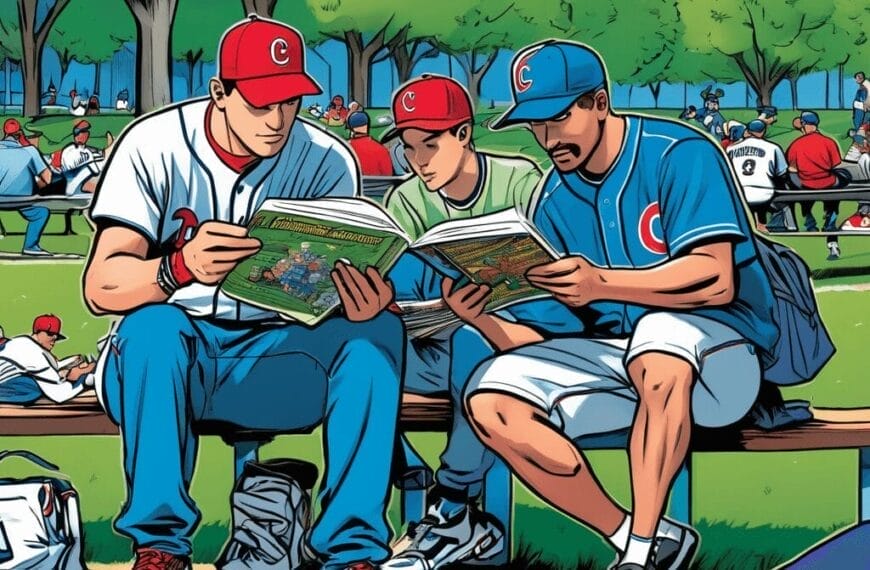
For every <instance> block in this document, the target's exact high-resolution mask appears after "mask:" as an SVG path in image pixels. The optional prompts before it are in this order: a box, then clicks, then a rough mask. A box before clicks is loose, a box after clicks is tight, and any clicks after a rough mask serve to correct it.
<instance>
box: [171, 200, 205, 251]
mask: <svg viewBox="0 0 870 570" xmlns="http://www.w3.org/2000/svg"><path fill="white" fill-rule="evenodd" d="M172 219H173V220H181V227H180V228H178V233H177V234H175V249H181V248H182V247H183V246H184V244H186V243H187V242H189V241H190V240H191V238H193V234H194V232H195V231H196V227H197V226H198V225H199V219H198V218H197V217H196V213H195V212H194V211H193V210H191V209H190V208H179V209H177V210H175V213H174V214H172Z"/></svg>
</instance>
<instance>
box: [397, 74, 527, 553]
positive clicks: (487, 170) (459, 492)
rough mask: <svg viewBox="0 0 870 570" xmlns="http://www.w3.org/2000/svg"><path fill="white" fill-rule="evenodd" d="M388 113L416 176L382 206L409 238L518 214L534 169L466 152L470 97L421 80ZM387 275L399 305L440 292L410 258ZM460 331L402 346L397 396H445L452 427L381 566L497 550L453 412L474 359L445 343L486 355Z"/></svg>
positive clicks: (440, 80)
mask: <svg viewBox="0 0 870 570" xmlns="http://www.w3.org/2000/svg"><path fill="white" fill-rule="evenodd" d="M392 108H393V117H394V118H395V127H394V128H393V129H392V130H391V131H389V132H388V133H386V134H385V135H384V137H383V138H382V140H383V141H385V140H388V139H390V138H393V137H396V136H398V137H401V140H402V143H403V146H404V153H405V157H406V158H407V160H408V164H409V165H410V167H411V169H412V171H413V173H414V175H415V176H413V177H411V178H410V179H409V180H407V181H406V182H404V183H403V184H401V185H399V186H398V187H396V188H394V189H393V190H392V191H390V192H389V193H388V194H387V195H386V196H385V198H384V205H385V207H386V209H387V210H388V211H389V212H390V214H391V215H392V216H393V217H394V218H395V219H396V220H397V221H398V222H399V224H400V225H401V226H402V227H403V228H404V229H405V231H406V232H408V234H410V236H411V237H412V238H414V239H416V238H418V237H419V236H421V235H422V234H423V233H424V232H426V230H428V229H429V228H431V227H432V226H434V225H436V224H438V223H441V222H444V221H447V220H455V219H462V218H471V217H475V216H481V215H484V214H490V213H493V212H497V211H500V210H505V209H508V208H517V209H519V210H520V211H521V212H522V213H523V214H525V213H526V212H527V210H528V206H529V204H530V202H531V199H532V195H533V192H534V190H535V188H536V187H537V185H538V182H539V181H540V178H541V172H540V170H539V169H538V167H537V166H536V165H535V164H534V163H533V162H531V161H529V160H527V159H524V158H507V157H501V156H495V155H492V154H489V153H484V152H480V151H478V150H477V149H476V148H475V147H474V144H473V138H472V132H473V124H474V113H473V110H472V105H471V99H470V97H469V95H468V92H467V91H466V90H465V88H464V87H463V86H462V85H461V84H460V83H458V82H457V81H454V80H453V79H450V78H447V77H441V76H436V75H423V76H422V77H420V78H417V79H414V80H411V81H410V82H409V83H407V84H405V85H404V86H403V87H401V88H400V89H399V90H398V91H397V92H396V93H395V95H394V97H393V104H392ZM390 279H391V280H392V281H393V283H394V285H395V287H396V298H397V300H399V301H403V300H404V301H409V300H426V299H438V298H440V297H441V294H442V292H441V280H442V276H441V275H440V274H438V273H436V272H435V271H434V270H433V269H432V268H431V267H430V266H428V265H426V264H425V263H424V262H423V261H422V260H420V259H419V258H417V257H416V256H414V255H412V254H406V255H405V256H404V257H403V258H402V260H401V261H400V262H399V264H398V265H397V266H396V268H394V270H393V271H392V272H391V274H390ZM454 333H455V334H454ZM469 334H475V333H472V332H471V331H469V330H465V329H460V331H459V332H456V329H455V328H451V329H447V330H444V331H443V332H441V333H438V334H436V335H434V336H432V337H429V338H427V339H422V340H415V341H409V346H408V349H407V351H406V353H407V356H406V362H407V365H406V368H405V376H404V389H405V391H408V392H411V393H415V394H424V395H433V394H438V393H441V394H449V395H450V397H451V399H452V400H453V403H454V423H453V427H452V429H451V431H450V433H449V436H448V442H447V447H446V449H445V451H444V453H443V455H442V456H441V466H440V468H439V469H438V472H437V473H436V484H435V486H434V487H433V489H432V490H430V492H429V497H428V504H429V507H428V509H427V512H426V515H425V516H424V518H423V520H421V521H418V522H417V523H416V524H413V525H412V526H411V528H412V529H413V530H412V531H409V532H408V533H407V534H406V535H405V536H403V537H402V538H401V539H400V540H399V542H398V543H397V545H396V548H395V549H394V550H395V552H396V554H395V556H394V558H393V559H392V560H391V561H389V562H387V563H386V564H385V565H383V566H382V568H386V569H397V568H402V569H403V570H417V569H420V570H424V569H425V570H436V569H438V568H441V567H443V566H445V565H446V564H450V563H454V562H458V561H461V560H468V559H470V558H490V557H492V556H495V555H496V554H498V553H499V552H500V551H501V550H502V549H503V548H504V545H503V543H504V541H503V540H502V536H503V531H502V529H501V527H500V525H499V524H498V522H497V521H496V520H495V519H494V517H492V516H490V515H488V514H486V513H483V512H481V511H480V510H479V508H478V507H477V505H476V503H477V498H478V496H479V495H480V492H481V482H482V480H483V478H484V476H485V474H486V471H487V469H488V468H489V467H490V466H491V465H492V459H493V456H492V455H490V454H489V452H487V451H486V450H485V448H484V447H483V445H482V444H481V443H480V441H479V440H478V438H477V437H476V435H475V434H474V432H473V431H472V430H471V427H470V426H469V425H468V423H467V421H466V419H465V417H464V415H463V410H462V400H461V395H462V389H463V388H464V386H465V382H466V380H467V378H468V376H469V375H470V373H471V370H464V369H462V368H463V364H462V363H461V362H460V361H462V362H466V361H467V362H471V361H475V362H479V360H474V359H455V360H454V359H452V358H451V354H452V353H453V350H452V346H451V339H452V343H453V346H460V348H461V349H462V350H469V347H470V346H476V347H478V348H477V349H479V350H482V351H490V350H491V349H490V348H489V347H488V345H486V343H485V341H483V340H482V338H479V339H468V338H465V337H464V335H469ZM469 341H470V342H469ZM457 343H460V344H457Z"/></svg>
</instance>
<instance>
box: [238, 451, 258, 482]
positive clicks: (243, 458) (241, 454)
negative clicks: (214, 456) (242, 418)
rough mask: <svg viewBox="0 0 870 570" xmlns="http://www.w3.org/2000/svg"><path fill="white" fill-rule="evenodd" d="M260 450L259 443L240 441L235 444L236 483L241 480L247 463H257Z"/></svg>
mask: <svg viewBox="0 0 870 570" xmlns="http://www.w3.org/2000/svg"><path fill="white" fill-rule="evenodd" d="M259 450H260V442H259V441H239V442H236V443H234V444H233V461H234V473H235V480H236V481H238V480H239V479H241V477H242V472H243V471H244V470H245V463H247V462H248V461H257V459H258V458H259V453H258V452H259Z"/></svg>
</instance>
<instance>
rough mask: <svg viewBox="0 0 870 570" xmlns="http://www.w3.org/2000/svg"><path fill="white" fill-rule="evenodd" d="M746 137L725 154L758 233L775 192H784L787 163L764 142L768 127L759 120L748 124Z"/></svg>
mask: <svg viewBox="0 0 870 570" xmlns="http://www.w3.org/2000/svg"><path fill="white" fill-rule="evenodd" d="M746 130H747V133H748V136H747V137H746V138H744V139H742V140H740V141H739V142H736V143H734V144H732V145H731V146H729V147H728V150H727V151H726V152H727V154H728V158H730V159H731V165H732V166H733V167H734V171H735V172H736V173H737V179H738V180H739V181H740V187H741V188H742V189H743V197H744V198H745V199H746V203H747V204H749V209H750V210H751V211H752V214H753V215H754V216H755V223H756V225H758V226H759V228H760V229H763V228H764V225H765V224H766V223H767V212H768V210H769V209H770V202H771V200H773V189H774V188H785V184H786V179H787V178H788V162H786V160H785V153H784V152H783V150H782V147H781V146H779V145H778V144H776V143H775V142H772V141H769V140H767V139H765V138H764V133H765V131H766V130H767V124H766V123H765V122H764V121H762V120H761V119H755V120H754V121H750V122H749V125H748V126H747V129H746Z"/></svg>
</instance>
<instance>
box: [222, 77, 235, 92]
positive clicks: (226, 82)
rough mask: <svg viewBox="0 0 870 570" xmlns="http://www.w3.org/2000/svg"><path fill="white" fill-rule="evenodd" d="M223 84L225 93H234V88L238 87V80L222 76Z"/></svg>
mask: <svg viewBox="0 0 870 570" xmlns="http://www.w3.org/2000/svg"><path fill="white" fill-rule="evenodd" d="M220 80H221V84H222V85H223V86H224V95H227V96H229V95H232V94H233V90H235V88H236V80H235V79H224V78H223V77H221V78H220Z"/></svg>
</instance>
